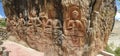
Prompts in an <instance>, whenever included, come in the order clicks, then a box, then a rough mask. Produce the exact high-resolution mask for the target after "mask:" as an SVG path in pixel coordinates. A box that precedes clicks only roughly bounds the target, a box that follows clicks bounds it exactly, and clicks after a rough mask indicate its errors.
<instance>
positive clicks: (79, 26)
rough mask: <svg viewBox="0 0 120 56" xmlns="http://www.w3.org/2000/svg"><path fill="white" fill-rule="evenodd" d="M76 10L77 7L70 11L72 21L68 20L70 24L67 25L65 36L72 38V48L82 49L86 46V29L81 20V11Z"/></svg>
mask: <svg viewBox="0 0 120 56" xmlns="http://www.w3.org/2000/svg"><path fill="white" fill-rule="evenodd" d="M75 8H76V7H73V10H71V11H70V19H68V20H67V21H68V22H67V23H66V24H65V25H66V28H65V31H66V32H65V34H66V35H67V36H69V37H70V38H69V39H71V41H72V46H74V47H80V46H82V45H83V44H84V42H83V41H84V36H85V35H84V33H85V30H84V29H85V27H84V23H83V22H82V20H81V18H80V11H79V9H78V8H77V9H75Z"/></svg>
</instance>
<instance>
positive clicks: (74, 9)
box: [69, 5, 81, 20]
mask: <svg viewBox="0 0 120 56" xmlns="http://www.w3.org/2000/svg"><path fill="white" fill-rule="evenodd" d="M69 17H70V19H72V20H79V19H81V18H80V17H81V12H80V9H79V7H78V6H77V5H70V6H69Z"/></svg>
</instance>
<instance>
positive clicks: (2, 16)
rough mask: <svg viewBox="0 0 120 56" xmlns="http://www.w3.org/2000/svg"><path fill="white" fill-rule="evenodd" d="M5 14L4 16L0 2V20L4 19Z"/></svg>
mask: <svg viewBox="0 0 120 56" xmlns="http://www.w3.org/2000/svg"><path fill="white" fill-rule="evenodd" d="M4 17H5V14H4V10H3V6H2V3H1V2H0V18H4Z"/></svg>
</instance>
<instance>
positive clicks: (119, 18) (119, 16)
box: [115, 12, 120, 21]
mask: <svg viewBox="0 0 120 56" xmlns="http://www.w3.org/2000/svg"><path fill="white" fill-rule="evenodd" d="M115 19H117V20H119V21H120V13H119V12H117V13H116V16H115Z"/></svg>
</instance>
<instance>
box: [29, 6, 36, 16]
mask: <svg viewBox="0 0 120 56" xmlns="http://www.w3.org/2000/svg"><path fill="white" fill-rule="evenodd" d="M36 14H37V12H36V10H35V8H33V9H32V10H31V11H30V16H32V17H35V16H37V15H36Z"/></svg>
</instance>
